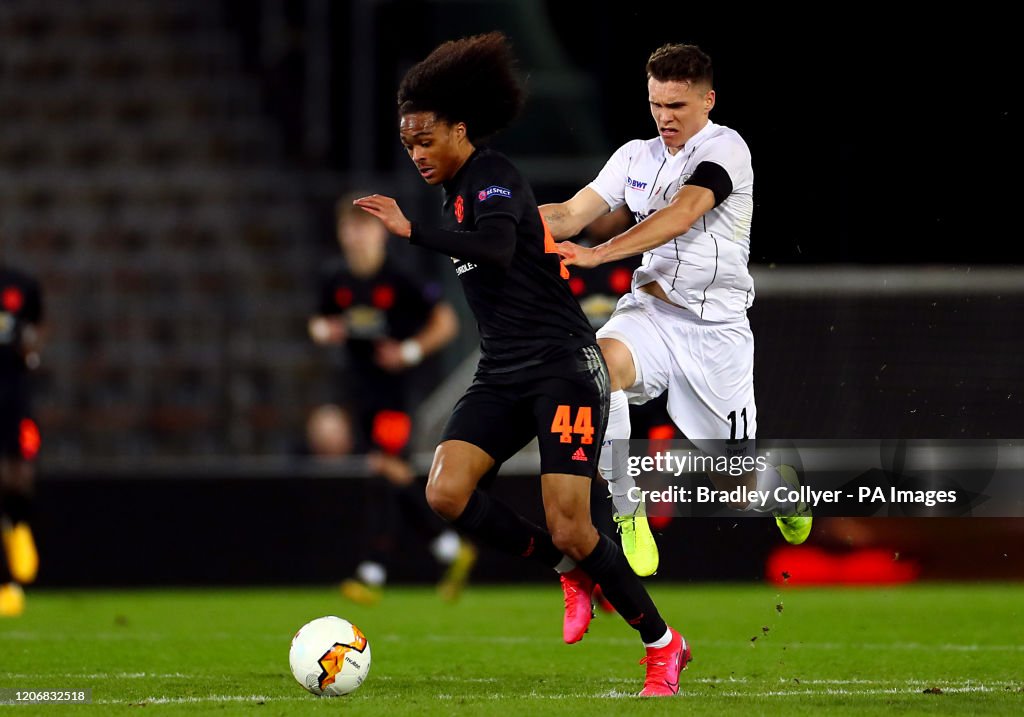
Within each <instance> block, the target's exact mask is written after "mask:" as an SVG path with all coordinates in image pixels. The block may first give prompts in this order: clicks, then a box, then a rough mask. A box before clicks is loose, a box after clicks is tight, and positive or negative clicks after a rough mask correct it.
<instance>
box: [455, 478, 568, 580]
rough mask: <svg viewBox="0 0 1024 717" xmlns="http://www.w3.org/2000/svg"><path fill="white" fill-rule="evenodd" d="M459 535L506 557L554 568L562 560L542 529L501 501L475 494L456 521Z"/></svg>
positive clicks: (481, 493)
mask: <svg viewBox="0 0 1024 717" xmlns="http://www.w3.org/2000/svg"><path fill="white" fill-rule="evenodd" d="M452 525H454V526H455V527H456V528H458V530H459V532H461V533H465V534H466V535H468V536H470V537H473V538H478V539H479V540H480V542H481V543H484V544H486V545H490V546H491V547H494V548H497V549H498V550H501V551H502V552H505V553H510V554H512V555H518V556H519V557H521V558H530V559H532V560H537V561H539V562H541V563H544V564H545V565H547V566H548V567H549V568H554V567H555V566H556V565H558V563H559V562H561V560H562V557H563V556H562V551H561V550H559V549H558V548H556V547H555V544H554V543H552V542H551V535H550V534H549V533H548V532H546V531H544V530H541V529H540V528H538V527H537V526H536V525H534V524H533V523H531V522H530V521H528V520H527V519H526V518H524V517H523V516H521V515H519V514H518V513H516V512H515V511H514V510H512V509H511V508H509V507H508V506H507V505H505V504H504V503H502V502H501V501H498V500H495V499H494V498H492V497H491V496H489V495H488V494H487V493H484V492H483V491H480V490H474V491H473V495H471V496H470V497H469V503H467V504H466V509H465V510H463V511H462V515H460V516H459V517H458V518H456V519H455V520H453V521H452Z"/></svg>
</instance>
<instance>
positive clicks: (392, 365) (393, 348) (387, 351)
mask: <svg viewBox="0 0 1024 717" xmlns="http://www.w3.org/2000/svg"><path fill="white" fill-rule="evenodd" d="M374 359H375V360H376V361H377V365H378V366H380V367H381V368H382V369H384V370H385V371H388V372H390V373H398V372H400V371H404V370H405V369H407V368H408V364H407V363H406V362H405V358H404V357H403V356H402V344H401V343H399V342H398V341H395V340H394V339H383V340H381V341H378V342H377V346H376V348H375V349H374Z"/></svg>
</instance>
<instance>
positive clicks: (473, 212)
mask: <svg viewBox="0 0 1024 717" xmlns="http://www.w3.org/2000/svg"><path fill="white" fill-rule="evenodd" d="M444 190H445V197H444V205H443V208H442V224H441V228H442V229H446V230H449V231H474V230H475V229H477V225H478V223H479V222H480V221H482V220H484V219H485V218H488V217H500V216H505V217H509V218H511V219H512V220H513V221H514V222H515V223H516V247H515V252H514V254H513V256H512V263H511V265H510V266H509V267H508V268H505V267H501V266H497V265H491V264H488V265H477V264H475V263H474V262H471V261H462V260H461V259H459V258H458V257H452V262H453V264H454V265H455V272H456V274H458V276H459V279H460V280H461V282H462V287H463V289H464V291H465V292H466V299H467V301H468V303H469V306H470V308H471V309H472V311H473V314H474V316H475V317H476V321H477V324H478V326H479V330H480V351H481V357H480V365H479V369H478V374H480V375H482V376H489V377H491V378H493V379H497V380H500V378H501V377H502V376H506V377H508V378H509V379H511V378H513V377H512V376H511V374H513V373H518V372H522V371H525V370H530V369H541V372H543V371H542V369H543V367H545V366H550V367H552V370H558V369H557V362H558V361H559V360H560V359H563V358H566V357H567V356H569V355H571V354H574V353H575V352H576V351H577V350H578V349H580V348H582V347H583V346H588V345H591V344H594V343H595V342H596V340H597V339H596V338H595V336H594V331H593V329H592V328H591V326H590V322H589V321H588V320H587V317H586V316H584V314H583V311H582V310H581V309H580V305H579V304H578V303H577V301H576V299H575V298H574V297H573V295H572V291H571V290H570V288H569V284H568V281H567V280H568V278H569V272H568V269H566V267H565V266H564V265H563V264H562V262H561V260H560V258H559V256H558V254H557V253H556V252H555V241H554V238H553V237H552V236H551V234H550V233H549V232H548V231H547V230H546V228H545V226H544V223H543V220H542V219H541V215H540V210H539V209H538V208H537V200H536V199H534V196H533V190H532V189H531V188H530V185H529V184H527V182H526V180H525V179H524V178H523V177H522V175H521V174H520V173H519V170H517V169H516V168H515V166H514V165H513V164H512V162H511V161H509V159H508V158H507V157H505V156H504V155H502V154H500V153H498V152H495V151H493V150H490V149H478V150H477V151H476V152H474V153H473V154H472V155H471V156H470V158H469V159H468V160H466V163H465V164H464V165H463V166H462V168H461V169H460V170H459V172H458V174H456V175H455V176H454V177H452V179H451V180H449V181H448V182H445V184H444ZM530 373H534V371H532V370H531V371H530Z"/></svg>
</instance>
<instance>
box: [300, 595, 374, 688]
mask: <svg viewBox="0 0 1024 717" xmlns="http://www.w3.org/2000/svg"><path fill="white" fill-rule="evenodd" d="M288 662H289V663H290V664H291V668H292V674H293V675H294V676H295V679H296V680H298V682H299V684H300V685H302V686H303V687H305V688H306V689H307V690H309V691H310V692H312V693H313V694H314V695H319V696H321V697H324V696H326V697H337V696H339V695H347V694H348V693H349V692H352V691H353V690H355V689H356V688H357V687H359V685H361V684H363V680H365V679H366V675H367V674H369V672H370V643H369V642H368V641H367V639H366V635H364V634H363V632H362V630H360V629H359V628H358V627H356V626H355V625H353V624H352V623H350V622H349V621H348V620H342V619H341V618H340V617H334V616H333V615H331V616H328V617H319V618H317V619H316V620H313V621H312V622H309V623H306V624H305V625H303V626H302V627H301V628H299V631H298V632H297V633H295V637H293V638H292V646H291V649H290V650H289V651H288Z"/></svg>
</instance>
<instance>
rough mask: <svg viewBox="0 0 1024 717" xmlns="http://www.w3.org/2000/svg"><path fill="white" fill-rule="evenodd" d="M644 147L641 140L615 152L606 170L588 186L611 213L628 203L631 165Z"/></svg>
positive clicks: (628, 143) (634, 141) (629, 143)
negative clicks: (627, 190)
mask: <svg viewBox="0 0 1024 717" xmlns="http://www.w3.org/2000/svg"><path fill="white" fill-rule="evenodd" d="M642 147H643V142H642V141H641V140H633V141H631V142H626V144H624V145H622V146H621V147H619V148H618V149H617V150H615V153H614V154H613V155H612V156H611V157H610V158H609V159H608V161H607V162H605V165H604V169H602V170H601V173H600V174H598V175H597V178H596V179H594V181H593V182H591V183H590V184H588V185H587V186H588V187H589V188H590V189H593V190H594V191H595V192H597V193H598V195H599V196H600V197H601V199H603V200H604V201H605V202H606V203H607V204H608V209H609V210H610V211H613V212H614V211H615V210H616V209H618V208H619V207H621V206H622V205H623V204H625V203H626V184H627V183H628V182H629V165H630V162H631V161H632V159H633V155H635V154H636V153H637V152H638V151H640V150H641V149H642Z"/></svg>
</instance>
